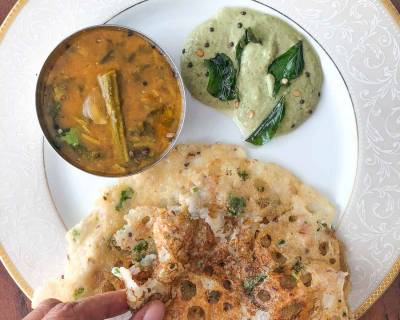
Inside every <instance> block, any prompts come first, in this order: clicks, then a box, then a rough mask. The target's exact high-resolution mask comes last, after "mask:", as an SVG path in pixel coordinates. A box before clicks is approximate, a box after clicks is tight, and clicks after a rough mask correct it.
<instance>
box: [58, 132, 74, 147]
mask: <svg viewBox="0 0 400 320" xmlns="http://www.w3.org/2000/svg"><path fill="white" fill-rule="evenodd" d="M58 137H59V138H60V139H61V140H62V141H64V142H65V143H67V144H69V145H70V146H71V147H74V148H76V147H78V146H79V132H78V130H77V129H75V128H70V129H65V130H63V132H62V133H60V134H59V135H58Z"/></svg>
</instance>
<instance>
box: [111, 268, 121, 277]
mask: <svg viewBox="0 0 400 320" xmlns="http://www.w3.org/2000/svg"><path fill="white" fill-rule="evenodd" d="M111 273H112V274H113V275H114V276H116V277H120V276H121V271H120V270H119V268H118V267H113V268H112V269H111Z"/></svg>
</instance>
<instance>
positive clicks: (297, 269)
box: [292, 259, 304, 273]
mask: <svg viewBox="0 0 400 320" xmlns="http://www.w3.org/2000/svg"><path fill="white" fill-rule="evenodd" d="M303 268H304V266H303V263H302V262H301V259H298V260H297V261H296V262H295V263H294V264H293V266H292V270H293V271H294V272H295V273H299V272H300V271H301V270H302V269H303Z"/></svg>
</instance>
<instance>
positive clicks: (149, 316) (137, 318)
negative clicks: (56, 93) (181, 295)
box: [131, 300, 165, 320]
mask: <svg viewBox="0 0 400 320" xmlns="http://www.w3.org/2000/svg"><path fill="white" fill-rule="evenodd" d="M164 314H165V306H164V303H162V302H161V301H159V300H154V301H151V302H149V303H148V304H146V305H145V306H144V307H143V308H142V309H140V310H139V311H138V312H137V313H136V314H135V315H134V316H133V317H132V318H131V320H162V319H164Z"/></svg>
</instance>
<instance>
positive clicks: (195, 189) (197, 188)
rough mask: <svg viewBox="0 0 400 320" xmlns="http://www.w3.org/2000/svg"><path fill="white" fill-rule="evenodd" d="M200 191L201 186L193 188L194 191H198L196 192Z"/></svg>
mask: <svg viewBox="0 0 400 320" xmlns="http://www.w3.org/2000/svg"><path fill="white" fill-rule="evenodd" d="M199 191H200V189H199V187H193V188H192V192H193V193H196V192H199Z"/></svg>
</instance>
